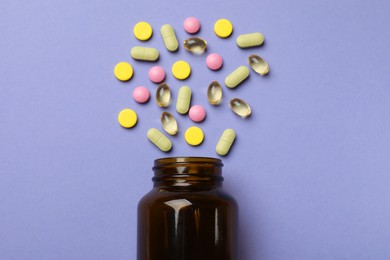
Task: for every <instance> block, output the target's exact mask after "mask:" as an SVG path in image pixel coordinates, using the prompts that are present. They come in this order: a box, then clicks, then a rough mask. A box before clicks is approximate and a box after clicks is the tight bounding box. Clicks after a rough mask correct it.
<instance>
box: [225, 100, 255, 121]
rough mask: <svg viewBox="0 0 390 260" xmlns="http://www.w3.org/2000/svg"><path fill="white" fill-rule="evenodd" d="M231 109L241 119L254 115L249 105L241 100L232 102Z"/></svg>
mask: <svg viewBox="0 0 390 260" xmlns="http://www.w3.org/2000/svg"><path fill="white" fill-rule="evenodd" d="M230 108H231V109H232V110H233V112H234V113H236V114H237V115H239V116H240V117H248V116H250V114H251V113H252V109H251V107H250V106H249V105H248V103H246V102H245V101H244V100H242V99H239V98H233V99H232V100H230Z"/></svg>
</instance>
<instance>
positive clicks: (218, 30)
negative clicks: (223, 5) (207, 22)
mask: <svg viewBox="0 0 390 260" xmlns="http://www.w3.org/2000/svg"><path fill="white" fill-rule="evenodd" d="M214 32H215V34H216V35H218V36H219V37H221V38H227V37H229V36H230V35H231V34H232V32H233V25H232V23H231V22H230V21H229V20H227V19H219V20H218V21H217V22H216V23H215V25H214Z"/></svg>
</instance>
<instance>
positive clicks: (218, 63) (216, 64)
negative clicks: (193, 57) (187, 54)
mask: <svg viewBox="0 0 390 260" xmlns="http://www.w3.org/2000/svg"><path fill="white" fill-rule="evenodd" d="M222 64H223V60H222V57H221V55H219V54H217V53H211V54H209V55H208V56H207V58H206V65H207V67H208V68H209V69H211V70H219V69H220V68H221V67H222Z"/></svg>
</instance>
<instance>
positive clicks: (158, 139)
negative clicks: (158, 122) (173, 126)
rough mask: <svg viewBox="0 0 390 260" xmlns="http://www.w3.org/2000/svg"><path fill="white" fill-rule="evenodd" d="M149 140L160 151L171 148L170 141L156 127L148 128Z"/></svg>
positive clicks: (166, 150)
mask: <svg viewBox="0 0 390 260" xmlns="http://www.w3.org/2000/svg"><path fill="white" fill-rule="evenodd" d="M147 136H148V139H149V141H151V142H152V143H153V144H154V145H155V146H157V147H158V148H159V149H160V150H161V151H163V152H168V151H170V150H171V148H172V142H171V140H169V139H168V137H166V136H165V135H164V134H163V133H161V132H160V131H159V130H158V129H156V128H150V129H149V130H148V133H147Z"/></svg>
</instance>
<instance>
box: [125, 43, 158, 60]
mask: <svg viewBox="0 0 390 260" xmlns="http://www.w3.org/2000/svg"><path fill="white" fill-rule="evenodd" d="M130 54H131V57H133V59H135V60H144V61H156V60H157V59H158V56H159V53H158V50H157V49H156V48H148V47H141V46H136V47H133V48H132V49H131V51H130Z"/></svg>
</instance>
